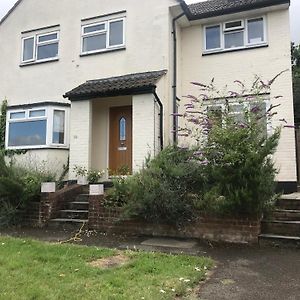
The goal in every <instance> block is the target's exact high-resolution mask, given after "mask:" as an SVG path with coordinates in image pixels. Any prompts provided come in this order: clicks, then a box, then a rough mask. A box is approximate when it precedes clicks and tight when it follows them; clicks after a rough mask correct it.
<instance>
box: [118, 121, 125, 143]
mask: <svg viewBox="0 0 300 300" xmlns="http://www.w3.org/2000/svg"><path fill="white" fill-rule="evenodd" d="M119 130H120V141H126V119H125V118H121V119H120V129H119Z"/></svg>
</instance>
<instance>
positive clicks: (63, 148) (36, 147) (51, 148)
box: [5, 146, 69, 151]
mask: <svg viewBox="0 0 300 300" xmlns="http://www.w3.org/2000/svg"><path fill="white" fill-rule="evenodd" d="M5 149H6V150H12V151H14V150H16V151H18V150H24V151H26V150H67V151H68V150H69V147H68V146H61V147H59V146H58V147H57V146H26V147H25V146H24V147H6V148H5Z"/></svg>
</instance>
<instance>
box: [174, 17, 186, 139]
mask: <svg viewBox="0 0 300 300" xmlns="http://www.w3.org/2000/svg"><path fill="white" fill-rule="evenodd" d="M185 15H186V13H185V12H183V13H181V14H180V15H178V16H177V17H175V18H173V20H172V34H173V55H174V57H173V86H172V88H173V143H174V144H177V142H178V137H177V125H178V117H177V116H176V115H175V114H176V113H177V34H176V21H177V20H178V19H180V18H181V17H183V16H185Z"/></svg>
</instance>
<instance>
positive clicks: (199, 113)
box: [180, 73, 289, 218]
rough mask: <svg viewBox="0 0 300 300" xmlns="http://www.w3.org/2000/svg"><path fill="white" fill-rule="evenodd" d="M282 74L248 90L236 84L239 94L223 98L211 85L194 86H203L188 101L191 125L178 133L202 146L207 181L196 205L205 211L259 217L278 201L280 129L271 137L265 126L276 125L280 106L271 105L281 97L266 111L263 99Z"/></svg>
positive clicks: (200, 154) (200, 155)
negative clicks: (276, 156)
mask: <svg viewBox="0 0 300 300" xmlns="http://www.w3.org/2000/svg"><path fill="white" fill-rule="evenodd" d="M280 74H281V73H280ZM280 74H278V75H276V76H275V77H274V78H273V79H272V80H270V81H267V82H264V81H262V80H261V79H260V78H256V80H255V82H254V83H253V84H252V86H251V88H250V89H247V88H246V87H245V85H244V84H243V83H242V82H240V81H238V80H237V81H235V83H236V84H237V85H238V87H239V88H238V90H237V92H236V91H230V92H226V91H225V92H224V94H225V95H224V98H222V96H221V92H219V91H218V90H217V89H216V88H215V86H214V82H213V80H212V81H211V83H210V84H207V85H206V84H200V83H194V84H195V85H197V86H200V87H201V91H202V94H201V96H200V97H199V98H196V97H192V96H189V97H188V98H189V99H191V102H190V103H189V104H187V105H186V112H185V113H184V114H183V115H182V117H183V118H184V119H185V121H186V124H187V126H186V127H185V128H181V130H180V132H183V133H184V134H185V135H186V136H189V137H191V138H194V139H196V141H198V145H199V149H198V151H197V154H194V158H195V159H198V160H199V162H201V163H202V164H203V165H205V167H204V171H205V177H206V179H207V182H206V185H205V186H204V189H203V192H202V195H199V197H198V201H197V204H196V207H197V208H198V209H199V210H200V211H201V212H203V213H205V214H210V215H214V216H215V215H218V216H220V215H221V216H229V217H238V218H241V217H242V218H259V217H261V215H262V213H263V212H264V211H265V210H266V209H267V208H269V207H270V205H271V204H272V202H273V199H275V198H276V195H275V193H274V191H275V184H274V181H275V176H276V173H277V170H276V168H275V166H274V163H273V160H272V155H273V154H274V153H275V151H276V148H277V145H278V141H279V137H280V130H281V128H280V127H278V128H277V129H273V132H270V131H269V132H267V126H268V125H267V124H270V123H271V122H272V117H273V116H274V115H275V114H276V112H274V109H275V108H276V107H277V106H279V104H276V105H275V104H273V103H276V102H277V103H278V101H279V100H278V99H280V98H281V97H280V96H274V97H273V98H272V102H271V103H272V104H271V105H270V107H269V108H267V109H266V104H265V96H263V94H264V93H269V92H270V87H271V85H272V84H273V83H274V81H275V80H276V78H277V77H278V76H280ZM226 95H229V97H228V96H227V97H226ZM249 95H250V96H249ZM222 99H223V100H222ZM216 101H217V103H216ZM206 103H208V104H209V105H211V106H206ZM221 105H223V106H222V107H223V109H220V108H221ZM211 107H215V110H214V109H212V108H211ZM203 112H206V113H203ZM285 122H286V121H285ZM287 127H289V126H287Z"/></svg>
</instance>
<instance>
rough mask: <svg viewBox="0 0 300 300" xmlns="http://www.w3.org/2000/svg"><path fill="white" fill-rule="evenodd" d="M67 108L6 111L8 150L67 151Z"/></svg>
mask: <svg viewBox="0 0 300 300" xmlns="http://www.w3.org/2000/svg"><path fill="white" fill-rule="evenodd" d="M68 118H69V108H67V107H60V106H46V107H37V108H30V109H19V110H8V112H7V120H6V148H7V149H40V148H67V147H68V144H69V141H68V123H67V122H68Z"/></svg>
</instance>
